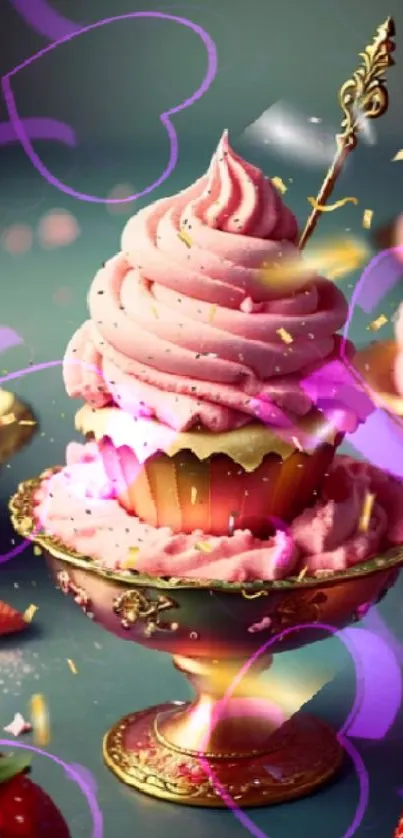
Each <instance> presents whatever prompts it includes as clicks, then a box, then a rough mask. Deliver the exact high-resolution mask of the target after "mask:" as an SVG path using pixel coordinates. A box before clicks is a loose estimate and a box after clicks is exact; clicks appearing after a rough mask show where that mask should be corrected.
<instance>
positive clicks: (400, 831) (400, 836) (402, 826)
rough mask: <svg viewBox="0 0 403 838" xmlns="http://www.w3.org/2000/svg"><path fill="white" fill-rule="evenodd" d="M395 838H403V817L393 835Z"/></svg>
mask: <svg viewBox="0 0 403 838" xmlns="http://www.w3.org/2000/svg"><path fill="white" fill-rule="evenodd" d="M393 838H403V815H402V817H401V818H400V821H399V823H398V825H397V827H396V829H395V831H394V833H393Z"/></svg>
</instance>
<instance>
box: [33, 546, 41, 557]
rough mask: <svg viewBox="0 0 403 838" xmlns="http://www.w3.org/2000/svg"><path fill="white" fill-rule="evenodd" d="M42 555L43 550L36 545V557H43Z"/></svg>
mask: <svg viewBox="0 0 403 838" xmlns="http://www.w3.org/2000/svg"><path fill="white" fill-rule="evenodd" d="M41 555H42V550H41V548H40V547H38V546H37V545H36V544H35V546H34V556H41Z"/></svg>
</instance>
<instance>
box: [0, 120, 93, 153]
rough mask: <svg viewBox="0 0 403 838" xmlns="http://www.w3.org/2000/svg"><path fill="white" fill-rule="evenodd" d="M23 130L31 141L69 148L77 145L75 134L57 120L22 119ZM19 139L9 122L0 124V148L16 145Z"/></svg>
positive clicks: (68, 126)
mask: <svg viewBox="0 0 403 838" xmlns="http://www.w3.org/2000/svg"><path fill="white" fill-rule="evenodd" d="M23 124H24V129H25V131H26V132H27V135H28V136H29V137H30V138H31V140H56V141H57V142H59V143H64V144H65V145H67V146H70V148H75V146H76V145H77V138H76V134H75V132H74V131H73V129H72V128H70V125H66V123H64V122H59V120H57V119H48V118H47V117H40V116H33V117H28V118H26V119H24V121H23ZM18 142H19V137H18V135H17V132H16V130H15V128H14V126H13V125H12V123H11V122H0V146H5V145H10V144H11V143H18Z"/></svg>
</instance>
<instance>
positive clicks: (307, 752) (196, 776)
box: [103, 704, 343, 808]
mask: <svg viewBox="0 0 403 838" xmlns="http://www.w3.org/2000/svg"><path fill="white" fill-rule="evenodd" d="M182 707H184V708H185V707H186V705H182ZM167 711H173V712H177V711H178V704H160V705H157V706H156V707H151V708H149V709H147V710H142V711H140V712H138V713H133V714H132V715H130V716H126V717H125V718H124V719H122V720H121V721H120V722H118V723H117V724H116V725H115V726H114V727H113V728H112V729H111V730H110V731H109V733H107V734H106V736H105V738H104V742H103V756H104V760H105V763H106V765H107V766H108V768H109V769H110V770H111V771H112V772H113V773H114V774H115V775H116V776H117V777H118V778H119V780H121V781H122V782H123V783H126V785H128V786H132V787H134V788H136V789H137V790H138V791H141V792H143V793H144V794H148V795H151V797H157V798H160V799H162V800H168V801H171V802H172V803H182V804H184V805H187V806H204V807H217V808H226V807H227V806H228V805H229V803H230V799H231V800H232V801H233V804H234V805H236V806H238V807H240V808H246V807H248V806H268V805H272V804H274V803H282V802H285V801H287V800H292V799H293V798H298V797H303V796H304V795H307V794H311V793H312V792H314V791H315V790H316V789H318V788H319V787H320V786H321V785H322V784H323V783H326V782H328V781H329V780H330V779H331V778H332V777H333V776H334V774H335V773H336V772H337V771H338V769H339V768H340V766H341V763H342V760H343V749H342V747H341V745H340V744H339V742H338V739H337V736H336V734H335V733H334V731H333V730H332V729H331V728H330V727H329V726H328V725H327V724H325V723H324V722H322V721H319V720H318V719H315V718H313V717H312V716H308V715H304V714H303V713H301V714H298V715H295V716H293V717H292V718H291V719H290V720H289V721H287V722H285V723H284V724H283V725H282V726H281V728H279V729H278V730H276V731H275V732H274V733H273V734H272V737H271V739H270V749H269V750H268V752H267V753H265V754H259V755H257V756H256V755H253V756H252V755H249V756H248V755H245V756H237V755H228V756H226V757H211V756H210V757H207V755H205V757H204V759H203V757H202V755H201V754H197V753H196V752H195V751H185V750H182V749H180V748H176V747H174V746H172V745H170V744H169V743H168V742H167V741H166V740H164V739H163V737H162V736H161V735H160V733H159V732H158V729H157V722H158V717H159V715H160V714H162V713H166V712H167ZM206 758H208V765H209V768H210V772H209V771H208V767H207V764H206V762H205V760H206ZM209 774H210V776H209Z"/></svg>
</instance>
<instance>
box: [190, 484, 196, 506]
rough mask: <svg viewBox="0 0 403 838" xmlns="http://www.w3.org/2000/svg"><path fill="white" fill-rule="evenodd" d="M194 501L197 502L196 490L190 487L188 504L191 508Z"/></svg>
mask: <svg viewBox="0 0 403 838" xmlns="http://www.w3.org/2000/svg"><path fill="white" fill-rule="evenodd" d="M196 501H197V489H196V486H192V488H191V490H190V503H191V504H192V506H194V505H195V503H196Z"/></svg>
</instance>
